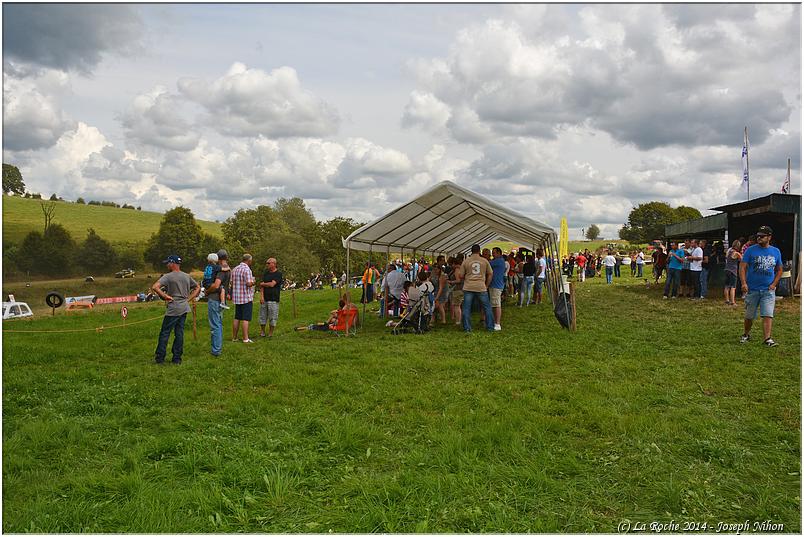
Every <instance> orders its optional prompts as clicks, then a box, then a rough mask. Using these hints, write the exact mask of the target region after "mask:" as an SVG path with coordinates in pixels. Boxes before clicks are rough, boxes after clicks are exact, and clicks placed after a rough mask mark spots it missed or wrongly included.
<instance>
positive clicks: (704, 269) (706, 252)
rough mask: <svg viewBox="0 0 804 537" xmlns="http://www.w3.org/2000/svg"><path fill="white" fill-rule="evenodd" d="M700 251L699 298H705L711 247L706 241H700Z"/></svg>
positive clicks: (707, 286) (707, 289)
mask: <svg viewBox="0 0 804 537" xmlns="http://www.w3.org/2000/svg"><path fill="white" fill-rule="evenodd" d="M700 246H701V250H702V251H703V261H702V262H701V298H706V293H708V292H709V257H710V256H711V255H712V247H711V246H709V243H708V242H707V240H706V239H701V242H700Z"/></svg>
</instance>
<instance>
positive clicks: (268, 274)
mask: <svg viewBox="0 0 804 537" xmlns="http://www.w3.org/2000/svg"><path fill="white" fill-rule="evenodd" d="M260 289H261V290H262V293H260V337H265V325H266V324H268V337H271V336H273V335H274V328H276V321H277V320H278V319H279V293H280V292H281V291H282V273H281V272H279V271H278V270H276V259H274V258H273V257H271V258H270V259H268V261H266V262H265V272H263V273H262V282H261V283H260Z"/></svg>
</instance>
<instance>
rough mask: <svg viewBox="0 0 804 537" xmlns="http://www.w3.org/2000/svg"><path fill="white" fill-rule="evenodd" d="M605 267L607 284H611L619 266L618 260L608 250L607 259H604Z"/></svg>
mask: <svg viewBox="0 0 804 537" xmlns="http://www.w3.org/2000/svg"><path fill="white" fill-rule="evenodd" d="M603 265H604V266H605V267H606V283H607V284H609V283H611V277H612V276H613V275H614V267H616V266H617V259H616V258H615V257H614V256H613V255H611V252H610V251H609V250H606V257H604V258H603Z"/></svg>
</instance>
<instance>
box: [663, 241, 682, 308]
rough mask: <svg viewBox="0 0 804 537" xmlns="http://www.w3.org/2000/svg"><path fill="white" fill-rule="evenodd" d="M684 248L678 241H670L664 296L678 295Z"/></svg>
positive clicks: (674, 296)
mask: <svg viewBox="0 0 804 537" xmlns="http://www.w3.org/2000/svg"><path fill="white" fill-rule="evenodd" d="M685 255H686V253H685V252H684V248H679V245H678V243H677V242H675V241H673V242H671V243H670V249H669V250H668V251H667V281H666V282H665V284H664V296H662V298H667V297H668V296H671V297H672V298H676V297H677V296H678V287H679V282H680V281H681V269H682V267H683V266H684V256H685Z"/></svg>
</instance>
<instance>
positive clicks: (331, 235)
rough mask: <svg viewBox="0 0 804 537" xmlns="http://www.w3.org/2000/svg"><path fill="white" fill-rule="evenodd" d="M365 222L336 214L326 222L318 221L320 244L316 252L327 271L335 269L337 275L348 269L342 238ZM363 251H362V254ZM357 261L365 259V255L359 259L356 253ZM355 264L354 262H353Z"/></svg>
mask: <svg viewBox="0 0 804 537" xmlns="http://www.w3.org/2000/svg"><path fill="white" fill-rule="evenodd" d="M362 225H363V224H361V223H358V222H355V221H354V220H352V219H351V218H343V217H341V216H336V217H335V218H332V219H331V220H327V221H326V222H319V223H318V237H319V240H318V245H317V248H316V253H317V254H318V257H319V258H320V259H321V266H322V268H323V269H324V270H325V271H333V272H335V273H336V274H337V275H340V273H341V272H343V271H344V270H346V249H345V248H344V247H343V243H342V242H341V239H342V238H346V237H348V236H349V235H350V234H351V233H352V232H353V231H354V230H356V229H357V228H359V227H361V226H362ZM362 253H363V252H360V254H362ZM354 254H357V252H353V257H354V258H355V261H361V262H362V261H364V260H363V259H362V257H363V256H360V257H361V259H360V260H358V259H357V257H356V256H355V255H354ZM352 265H353V266H355V265H354V263H352Z"/></svg>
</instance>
